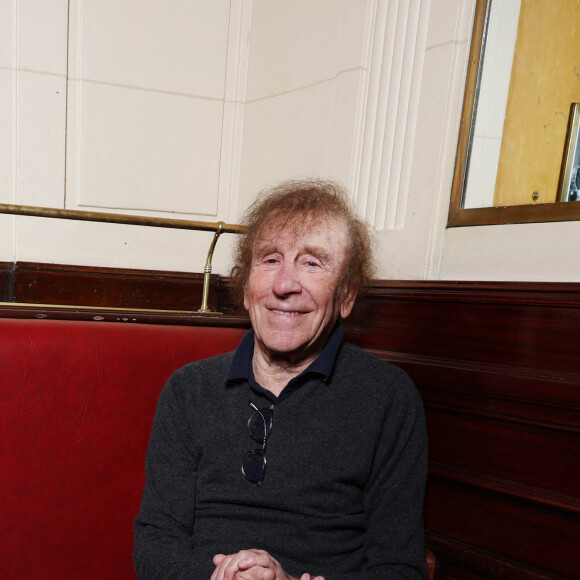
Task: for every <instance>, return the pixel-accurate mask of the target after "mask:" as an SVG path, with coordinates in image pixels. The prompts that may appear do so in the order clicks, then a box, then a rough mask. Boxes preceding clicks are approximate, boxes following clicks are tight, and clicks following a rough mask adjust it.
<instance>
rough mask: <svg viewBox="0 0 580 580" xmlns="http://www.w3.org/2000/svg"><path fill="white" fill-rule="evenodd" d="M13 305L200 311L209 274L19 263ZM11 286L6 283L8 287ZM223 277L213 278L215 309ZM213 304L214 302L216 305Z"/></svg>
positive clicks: (14, 275)
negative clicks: (220, 281)
mask: <svg viewBox="0 0 580 580" xmlns="http://www.w3.org/2000/svg"><path fill="white" fill-rule="evenodd" d="M10 276H11V282H10V283H11V285H12V289H13V290H12V299H11V300H12V301H14V302H21V303H32V304H61V305H72V306H102V307H115V308H127V309H135V308H147V309H160V310H197V309H198V308H199V307H200V305H201V298H202V288H203V274H191V273H184V272H160V271H155V272H152V271H148V270H123V269H118V268H90V267H85V266H59V265H53V264H33V263H27V262H18V263H16V264H15V265H14V266H13V267H12V269H11V271H10ZM7 285H8V282H7V281H5V282H4V286H7ZM216 288H217V277H216V276H213V277H212V278H211V288H210V306H211V307H213V308H215V306H216V299H217V292H216ZM211 301H213V303H212V302H211Z"/></svg>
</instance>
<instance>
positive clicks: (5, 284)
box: [0, 262, 12, 302]
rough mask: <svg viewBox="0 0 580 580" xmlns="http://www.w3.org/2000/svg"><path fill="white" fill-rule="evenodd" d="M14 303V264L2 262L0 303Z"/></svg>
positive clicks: (0, 270) (0, 268) (0, 265)
mask: <svg viewBox="0 0 580 580" xmlns="http://www.w3.org/2000/svg"><path fill="white" fill-rule="evenodd" d="M10 301H12V264H11V263H9V262H0V302H10Z"/></svg>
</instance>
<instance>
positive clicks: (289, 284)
mask: <svg viewBox="0 0 580 580" xmlns="http://www.w3.org/2000/svg"><path fill="white" fill-rule="evenodd" d="M272 289H273V291H274V293H275V294H277V295H278V296H285V295H286V294H295V293H296V292H300V290H301V289H302V285H301V284H300V279H299V276H298V272H297V271H296V268H295V266H294V264H292V263H289V262H282V264H281V266H280V269H279V270H278V272H277V274H276V277H275V279H274V284H273V288H272Z"/></svg>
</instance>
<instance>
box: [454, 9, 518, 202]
mask: <svg viewBox="0 0 580 580" xmlns="http://www.w3.org/2000/svg"><path fill="white" fill-rule="evenodd" d="M520 3H521V0H504V1H503V2H492V3H491V6H490V8H489V12H488V15H487V24H486V27H487V30H486V32H485V33H484V40H483V42H484V45H483V46H482V57H481V59H482V64H481V73H480V79H479V90H478V93H477V95H476V102H475V105H474V128H473V132H472V138H471V143H470V151H469V153H468V160H467V163H468V166H467V179H466V183H465V191H464V194H463V207H487V206H488V205H495V204H494V203H493V193H494V191H495V182H496V177H497V168H498V164H499V154H500V147H501V142H502V132H503V126H504V121H505V113H506V107H507V101H508V92H509V85H510V75H511V69H512V61H513V57H514V50H515V44H516V36H517V30H518V19H519V15H520Z"/></svg>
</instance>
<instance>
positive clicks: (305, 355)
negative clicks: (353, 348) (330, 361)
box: [244, 218, 356, 367]
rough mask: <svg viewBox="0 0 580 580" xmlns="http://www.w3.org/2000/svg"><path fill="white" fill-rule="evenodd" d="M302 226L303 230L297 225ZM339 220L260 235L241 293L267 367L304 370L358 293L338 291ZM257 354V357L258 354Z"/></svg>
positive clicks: (343, 241) (342, 234) (342, 229)
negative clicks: (279, 365) (282, 365)
mask: <svg viewBox="0 0 580 580" xmlns="http://www.w3.org/2000/svg"><path fill="white" fill-rule="evenodd" d="M300 224H302V225H300ZM347 236H348V234H347V228H346V225H345V224H344V222H343V221H342V220H332V218H326V219H321V220H317V221H315V222H312V221H311V220H309V221H307V222H306V223H302V222H300V221H299V218H298V219H296V220H292V221H291V222H290V223H287V224H285V225H283V226H279V227H276V226H275V224H274V225H272V227H270V228H269V229H268V231H267V232H265V233H263V234H262V235H260V236H258V238H257V239H256V242H255V244H254V250H253V256H252V267H251V271H250V277H249V281H248V286H247V288H246V291H245V293H244V306H245V307H246V309H247V310H248V312H249V315H250V319H251V321H252V327H253V328H254V332H255V349H256V350H257V351H258V352H257V354H258V355H261V356H262V357H264V359H265V360H267V361H270V362H276V361H284V363H286V364H289V365H291V366H294V367H298V366H305V365H307V364H309V363H310V362H311V361H313V360H314V359H315V358H316V357H317V356H318V354H320V352H321V350H322V348H323V346H324V344H325V342H326V340H327V338H328V336H329V335H330V332H331V331H332V328H333V326H334V323H335V321H336V319H337V318H338V316H339V315H341V316H342V317H343V318H345V317H346V316H348V315H349V314H350V311H351V310H352V307H353V304H354V299H355V296H356V292H355V291H352V292H350V293H349V294H348V295H347V296H344V293H343V292H339V291H338V289H339V286H340V283H341V280H342V274H343V270H344V265H345V260H346V248H347V244H348V238H347ZM256 350H255V354H256Z"/></svg>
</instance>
